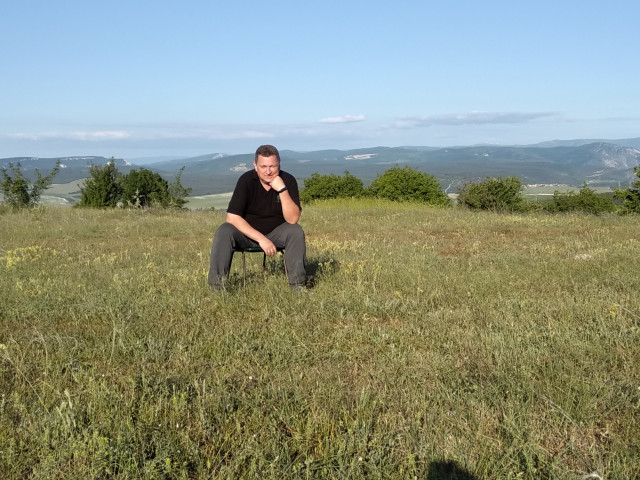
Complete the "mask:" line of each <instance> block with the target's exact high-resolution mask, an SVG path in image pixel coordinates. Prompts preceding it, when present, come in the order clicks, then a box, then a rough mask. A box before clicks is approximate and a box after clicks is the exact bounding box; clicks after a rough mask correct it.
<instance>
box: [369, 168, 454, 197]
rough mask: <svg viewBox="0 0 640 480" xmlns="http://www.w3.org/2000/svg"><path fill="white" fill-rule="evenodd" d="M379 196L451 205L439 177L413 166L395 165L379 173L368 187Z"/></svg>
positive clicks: (371, 193)
mask: <svg viewBox="0 0 640 480" xmlns="http://www.w3.org/2000/svg"><path fill="white" fill-rule="evenodd" d="M368 193H369V194H370V195H372V196H374V197H377V198H386V199H388V200H393V201H414V202H424V203H430V204H432V205H449V203H450V202H449V198H448V197H447V195H446V194H445V193H444V192H443V191H442V186H441V185H440V183H439V182H438V179H437V178H436V177H435V176H433V175H431V174H428V173H424V172H419V171H418V170H415V169H413V168H411V167H402V168H400V167H393V168H390V169H389V170H387V171H386V172H384V173H383V174H382V175H378V176H377V177H376V178H375V180H374V181H373V182H372V183H371V185H370V186H369V188H368Z"/></svg>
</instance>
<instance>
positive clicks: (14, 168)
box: [0, 160, 60, 209]
mask: <svg viewBox="0 0 640 480" xmlns="http://www.w3.org/2000/svg"><path fill="white" fill-rule="evenodd" d="M9 170H11V174H10V173H9V172H7V169H6V168H2V169H0V171H1V172H2V177H3V178H2V180H0V190H2V195H3V197H4V202H5V203H7V204H8V205H9V206H11V207H12V208H16V209H19V208H28V207H35V206H36V205H37V204H38V203H39V202H40V196H41V195H42V192H44V191H45V190H46V189H47V188H49V187H50V186H51V183H52V182H53V177H55V176H56V175H57V174H58V172H59V171H60V160H58V161H57V162H56V166H55V167H54V168H53V170H51V171H50V172H49V173H48V174H47V175H45V176H44V177H43V176H42V174H41V173H40V170H38V169H36V177H37V178H36V180H35V181H34V182H33V183H31V181H30V180H29V179H28V178H25V177H24V175H22V169H21V165H20V163H19V162H18V163H17V164H13V163H10V164H9Z"/></svg>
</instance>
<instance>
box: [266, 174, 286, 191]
mask: <svg viewBox="0 0 640 480" xmlns="http://www.w3.org/2000/svg"><path fill="white" fill-rule="evenodd" d="M269 186H270V187H271V188H273V189H274V190H275V191H276V192H277V191H278V190H282V189H283V188H284V187H286V185H285V184H284V180H282V179H281V178H280V175H278V176H277V177H275V178H274V179H273V180H271V183H270V184H269Z"/></svg>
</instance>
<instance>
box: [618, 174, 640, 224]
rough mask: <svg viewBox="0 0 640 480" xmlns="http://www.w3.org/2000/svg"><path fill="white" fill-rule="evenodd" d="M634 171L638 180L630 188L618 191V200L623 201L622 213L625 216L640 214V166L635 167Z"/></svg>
mask: <svg viewBox="0 0 640 480" xmlns="http://www.w3.org/2000/svg"><path fill="white" fill-rule="evenodd" d="M633 171H634V173H635V174H636V176H637V177H638V180H636V181H635V182H634V183H633V184H632V185H631V187H629V188H625V189H620V188H619V189H617V190H616V195H615V196H616V198H618V199H620V200H622V205H621V207H620V213H623V214H631V213H636V214H640V165H639V166H637V167H634V169H633Z"/></svg>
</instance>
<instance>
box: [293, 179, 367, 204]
mask: <svg viewBox="0 0 640 480" xmlns="http://www.w3.org/2000/svg"><path fill="white" fill-rule="evenodd" d="M363 191H364V187H363V185H362V180H360V179H359V178H357V177H355V176H353V175H351V174H350V173H349V172H348V171H345V172H344V176H343V177H339V176H338V175H335V174H331V175H320V174H319V173H313V174H311V177H310V178H307V179H305V181H304V189H303V190H302V191H301V192H300V200H302V201H303V202H310V201H312V200H319V199H327V198H352V197H359V196H361V195H362V193H363Z"/></svg>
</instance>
